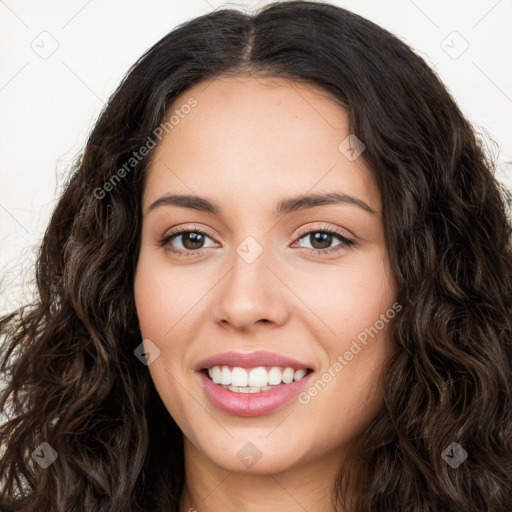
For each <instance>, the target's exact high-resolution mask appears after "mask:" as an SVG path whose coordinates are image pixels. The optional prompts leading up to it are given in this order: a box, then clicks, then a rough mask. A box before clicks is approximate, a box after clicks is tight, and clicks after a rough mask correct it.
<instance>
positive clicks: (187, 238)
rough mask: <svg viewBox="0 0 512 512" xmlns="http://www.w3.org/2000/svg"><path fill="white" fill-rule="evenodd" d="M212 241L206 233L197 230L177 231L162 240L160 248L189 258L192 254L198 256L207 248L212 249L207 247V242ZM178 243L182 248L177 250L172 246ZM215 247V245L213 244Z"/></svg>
mask: <svg viewBox="0 0 512 512" xmlns="http://www.w3.org/2000/svg"><path fill="white" fill-rule="evenodd" d="M207 238H208V239H210V240H212V239H211V237H210V236H208V234H207V233H205V232H204V231H200V230H197V229H194V230H190V229H188V230H186V229H183V230H179V231H178V230H176V231H171V233H169V234H168V235H166V236H165V237H164V238H162V240H160V243H159V245H160V247H163V248H165V250H166V251H169V252H172V253H175V254H178V255H180V256H187V255H190V254H192V253H195V254H198V253H201V252H202V251H201V249H204V248H205V247H211V245H210V246H205V245H204V243H205V240H206V239H207ZM175 241H177V242H178V243H179V244H180V245H181V247H180V248H176V247H174V246H173V245H172V243H173V242H175ZM212 242H213V240H212ZM212 245H215V244H212Z"/></svg>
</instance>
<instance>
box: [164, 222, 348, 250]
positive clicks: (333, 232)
mask: <svg viewBox="0 0 512 512" xmlns="http://www.w3.org/2000/svg"><path fill="white" fill-rule="evenodd" d="M185 233H198V234H200V235H206V236H207V237H209V238H211V239H213V236H211V235H210V234H209V233H207V232H205V231H202V230H200V229H179V228H177V229H175V230H172V231H171V232H170V233H169V234H167V235H166V236H164V237H163V238H162V239H161V240H160V241H159V247H165V250H166V251H169V252H171V253H173V254H176V255H178V256H183V257H186V256H191V255H198V254H202V252H203V251H204V250H205V249H196V250H194V251H191V250H183V249H175V248H174V247H172V246H171V245H169V242H170V241H171V240H172V239H173V238H174V237H176V236H179V235H183V234H185ZM311 233H328V234H330V235H335V236H336V237H337V238H338V239H339V240H340V241H341V244H339V245H335V246H334V247H331V248H329V249H308V248H307V247H299V249H303V250H305V251H307V253H308V254H313V255H318V254H322V255H324V254H330V253H331V252H334V251H337V250H339V248H341V247H350V246H353V245H355V242H354V240H352V239H350V238H348V237H347V236H345V235H344V234H343V233H341V232H340V231H337V230H335V229H332V228H329V227H328V226H321V227H320V228H317V229H310V230H305V231H302V232H300V233H299V234H298V238H297V240H300V239H301V238H303V237H304V236H305V235H310V234H311Z"/></svg>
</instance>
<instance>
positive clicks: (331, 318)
mask: <svg viewBox="0 0 512 512" xmlns="http://www.w3.org/2000/svg"><path fill="white" fill-rule="evenodd" d="M191 97H193V98H195V99H196V100H197V106H196V107H195V108H193V109H191V111H190V113H189V114H187V115H186V116H183V119H180V121H179V123H178V124H176V125H175V126H174V128H173V129H172V130H170V131H169V133H168V135H166V136H165V138H163V140H162V141H161V143H160V144H159V145H158V147H157V148H156V149H155V150H154V153H153V155H152V162H151V165H150V167H149V170H148V175H147V180H146V184H145V188H144V193H143V198H142V200H143V208H144V212H145V214H144V219H143V228H142V235H141V236H142V240H141V250H140V256H139V260H138V266H137V272H136V278H135V299H136V306H137V313H138V318H139V322H140V328H141V334H142V336H143V338H144V339H149V340H151V341H152V343H154V345H156V346H157V347H158V348H159V350H160V354H159V355H158V357H156V359H154V362H152V363H151V364H150V365H149V366H148V368H149V371H150V373H151V377H152V379H153V380H154V383H155V385H156V388H157V390H158V392H159V394H160V396H161V398H162V400H163V402H164V403H165V405H166V407H167V409H168V411H169V413H170V414H171V415H172V416H173V418H174V419H175V421H176V422H177V423H178V425H179V426H180V428H181V430H182V432H183V434H184V436H185V461H186V462H185V464H186V474H187V482H186V486H185V489H184V492H183V495H182V501H181V510H182V511H188V510H190V509H191V508H192V507H193V508H194V509H197V510H198V511H199V512H209V511H218V510H239V511H245V512H256V511H265V512H268V511H280V512H281V511H282V510H287V511H303V510H308V511H309V512H316V511H319V512H320V511H321V512H325V511H326V510H334V509H333V507H332V505H331V495H330V492H331V489H332V486H333V483H334V480H335V478H336V475H337V471H338V469H339V467H340V464H341V463H342V462H343V461H344V460H348V450H349V449H350V447H351V445H353V443H354V441H355V440H356V439H357V438H358V437H359V436H360V435H361V434H362V433H363V432H364V430H365V429H366V428H367V427H368V425H369V424H370V423H371V422H372V420H373V419H374V418H375V416H376V415H377V413H378V411H379V410H380V408H381V406H382V400H381V395H380V386H381V382H382V379H383V377H384V374H385V370H386V364H387V361H388V360H389V358H390V356H391V355H392V352H393V347H392V346H391V343H390V341H389V340H388V339H387V331H388V328H387V325H386V327H384V328H383V329H381V330H380V331H379V333H378V335H376V336H374V337H373V338H368V340H369V341H368V343H367V345H366V346H362V350H361V351H360V352H358V353H357V354H356V355H354V357H353V359H352V360H351V361H348V362H347V364H346V366H344V368H343V369H342V370H341V371H339V372H334V375H335V376H334V377H333V378H332V379H331V380H330V382H329V383H328V384H327V385H326V386H325V387H324V388H323V389H322V390H321V391H320V392H319V393H318V394H317V395H316V396H314V397H312V398H311V400H310V402H309V403H307V404H305V405H304V404H301V403H299V401H298V400H296V399H293V400H292V401H290V402H289V403H287V404H286V405H285V406H283V407H281V408H280V409H278V410H276V411H274V412H272V413H270V414H266V415H262V416H257V417H249V418H247V417H237V416H233V415H230V414H227V413H225V412H222V411H220V410H218V409H217V408H215V407H214V406H213V405H212V404H211V402H210V401H209V400H208V398H207V396H206V395H205V393H204V392H203V390H202V387H201V386H200V383H199V380H198V375H197V374H196V373H195V371H194V369H193V368H194V367H195V365H196V364H197V363H198V362H199V361H201V360H202V359H204V358H206V357H209V356H212V355H214V354H218V353H220V352H224V351H228V350H234V351H240V352H246V353H249V352H253V351H257V350H269V351H272V352H276V353H278V354H281V355H285V356H289V357H292V358H294V359H298V360H300V361H304V362H306V363H308V365H309V366H310V367H311V368H313V369H314V370H315V372H316V373H317V375H316V377H317V378H321V376H322V374H324V372H328V371H329V368H332V365H333V363H334V361H336V360H337V357H338V356H343V354H344V353H345V352H346V351H347V350H349V349H350V346H351V344H352V342H353V340H355V339H356V337H357V336H358V334H360V333H361V332H363V331H364V330H365V329H366V328H369V327H371V326H373V325H374V324H375V322H376V321H377V320H378V319H379V317H380V315H381V314H383V313H385V312H386V311H387V310H389V309H390V308H391V307H392V304H393V303H394V302H395V300H396V294H397V290H396V285H395V283H394V281H393V278H392V276H391V272H390V267H389V261H388V255H387V251H386V247H385V240H384V230H383V223H382V217H381V199H380V194H379V191H378V189H377V187H376V185H375V183H374V182H373V180H372V178H371V175H370V173H369V171H368V169H367V168H366V167H365V165H364V162H363V159H362V158H357V159H355V160H354V161H350V160H349V159H348V158H347V157H346V154H345V153H344V152H342V151H340V150H339V149H338V146H339V145H340V143H341V142H342V141H343V140H344V139H345V138H346V137H347V136H348V135H349V132H348V119H347V116H346V113H345V111H344V110H343V109H342V108H341V107H340V106H339V104H337V103H335V102H334V101H333V99H332V98H330V97H329V96H328V95H327V94H326V93H325V92H323V91H322V90H320V89H317V88H315V87H312V86H309V85H302V84H301V85H298V84H297V83H294V82H289V81H287V80H284V79H275V78H272V79H270V78H255V77H249V76H244V77H242V76H239V77H222V78H217V79H215V80H212V81H208V82H202V83H200V84H197V85H195V86H194V87H192V88H190V89H188V90H187V91H185V92H184V93H183V94H182V95H181V96H180V97H178V98H177V99H176V101H175V103H174V105H173V110H174V109H175V108H179V107H180V106H181V105H184V104H185V103H186V102H187V100H188V99H190V98H191ZM334 191H337V192H343V193H345V194H348V195H350V196H352V197H355V198H357V199H359V200H360V201H363V202H364V203H365V204H366V205H368V206H369V207H370V208H371V209H373V210H374V212H375V213H369V212H368V211H366V210H365V209H363V208H361V207H359V206H357V205H354V204H349V203H341V204H334V205H333V204H331V205H323V206H315V207H312V208H309V209H305V210H303V211H295V212H290V213H288V214H286V215H284V216H275V215H274V214H273V210H274V208H275V207H276V205H277V203H278V202H279V201H280V200H282V199H283V198H287V197H290V196H295V195H299V194H306V193H319V192H334ZM169 193H183V194H193V195H197V196H201V197H206V198H208V199H210V200H212V201H214V202H216V203H218V205H219V206H220V207H221V208H222V213H221V214H212V213H207V212H202V211H199V210H194V209H188V208H183V207H177V206H174V205H161V206H158V207H156V208H154V209H152V210H151V211H148V207H149V206H150V205H151V204H152V203H153V202H154V201H156V200H157V199H159V198H160V197H162V196H164V195H165V194H169ZM178 226H179V227H180V228H184V229H185V228H186V229H188V230H189V231H194V230H197V229H199V230H201V231H205V230H206V233H207V236H206V237H205V238H204V239H203V240H204V241H203V242H202V244H201V242H199V244H198V243H197V242H194V239H192V242H191V240H190V238H188V237H187V235H185V236H180V235H178V236H176V237H175V238H174V239H173V240H172V241H170V242H168V246H172V247H174V248H175V249H177V250H178V251H179V250H180V249H181V250H182V251H184V250H186V249H188V250H189V251H201V253H200V254H199V255H196V254H192V255H190V256H181V257H180V256H178V255H175V254H173V253H171V252H169V251H168V250H167V251H166V248H165V247H161V246H160V244H159V241H160V240H161V239H162V238H163V237H164V236H165V235H166V234H168V233H169V230H170V229H171V228H173V227H178ZM325 227H328V228H332V229H335V230H338V231H340V232H341V233H342V234H343V235H344V236H346V237H349V238H351V239H353V241H354V242H355V244H354V245H352V246H345V245H344V244H343V243H342V242H341V240H340V239H339V238H337V236H336V235H334V236H333V238H332V241H331V242H330V243H329V242H326V243H325V242H324V245H322V244H321V243H318V242H317V243H316V245H315V240H314V238H313V237H312V236H311V234H301V233H299V230H301V229H303V230H304V233H309V232H313V235H314V233H316V232H318V231H320V232H322V229H323V228H325ZM247 236H251V237H253V238H254V240H255V241H257V244H259V246H260V247H261V249H262V251H263V252H262V253H261V254H260V256H259V257H258V258H257V259H255V261H253V262H252V263H247V261H246V260H244V259H243V258H242V257H241V256H239V254H238V253H237V252H236V248H237V246H238V245H239V244H240V243H241V242H242V240H244V238H245V237H247ZM194 243H195V244H196V245H194ZM195 247H197V248H195ZM329 248H331V249H332V248H334V250H332V251H331V252H330V253H329V254H325V250H326V249H327V250H328V249H329ZM315 249H316V253H315V252H313V251H314V250H315ZM322 252H324V254H322ZM331 372H332V369H331ZM315 380H316V379H315ZM248 442H250V443H252V444H254V445H255V446H256V447H257V448H258V449H259V451H260V452H261V458H260V460H259V461H258V462H257V463H256V464H254V465H252V466H251V467H247V466H246V465H245V464H244V463H242V461H241V460H240V459H239V458H238V456H237V453H238V452H239V450H240V449H241V448H242V447H244V446H245V445H246V443H248ZM192 475H193V477H192ZM347 498H349V497H347ZM192 510H193V509H192Z"/></svg>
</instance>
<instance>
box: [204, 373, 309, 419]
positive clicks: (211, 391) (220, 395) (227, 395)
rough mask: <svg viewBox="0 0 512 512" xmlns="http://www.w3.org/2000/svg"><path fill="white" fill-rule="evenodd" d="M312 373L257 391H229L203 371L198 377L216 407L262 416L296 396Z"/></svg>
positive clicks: (233, 412) (241, 414)
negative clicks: (287, 382) (288, 382)
mask: <svg viewBox="0 0 512 512" xmlns="http://www.w3.org/2000/svg"><path fill="white" fill-rule="evenodd" d="M313 373H314V372H311V373H309V374H308V375H306V376H305V377H303V378H302V379H300V380H298V381H294V382H291V383H290V384H285V385H280V386H277V387H275V388H274V389H269V390H267V391H260V392H259V393H236V392H234V391H229V390H227V389H224V388H222V387H220V386H218V385H217V384H215V383H214V382H213V381H211V380H210V379H209V378H208V377H207V376H206V375H205V374H204V373H203V372H200V373H199V378H200V381H201V385H202V387H203V389H204V392H205V393H206V396H207V397H208V398H209V400H210V402H211V403H212V404H213V405H214V406H215V407H217V409H220V410H221V411H223V412H226V413H228V414H233V415H235V416H262V415H264V414H269V413H271V412H273V411H275V410H276V409H279V408H280V407H282V406H283V405H284V404H286V403H287V402H289V401H291V400H292V399H293V398H294V397H295V396H297V395H298V394H299V393H300V392H301V390H302V389H303V388H305V387H306V385H307V383H308V382H309V380H310V379H311V376H312V375H313Z"/></svg>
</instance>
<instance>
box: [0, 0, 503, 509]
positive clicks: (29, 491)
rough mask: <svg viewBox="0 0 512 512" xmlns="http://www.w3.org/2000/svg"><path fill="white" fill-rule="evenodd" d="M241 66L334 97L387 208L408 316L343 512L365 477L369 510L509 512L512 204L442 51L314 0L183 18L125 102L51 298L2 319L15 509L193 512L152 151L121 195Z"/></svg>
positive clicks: (41, 261)
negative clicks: (422, 51) (160, 327)
mask: <svg viewBox="0 0 512 512" xmlns="http://www.w3.org/2000/svg"><path fill="white" fill-rule="evenodd" d="M228 74H231V75H235V76H236V75H242V74H249V75H254V76H256V75H258V76H270V77H284V78H287V79H289V80H295V81H297V82H301V83H306V84H311V85H314V86H316V87H320V88H322V89H323V90H325V91H326V92H328V93H329V94H330V95H331V96H333V97H334V98H336V99H337V100H338V101H339V102H340V104H341V105H342V106H343V107H344V109H345V110H346V111H347V114H348V116H349V122H350V133H353V134H355V135H356V136H357V137H358V138H359V139H360V140H361V141H363V142H364V144H365V147H366V150H365V152H364V153H363V154H362V158H363V159H364V160H365V163H366V165H367V167H368V168H369V170H370V171H371V173H372V175H373V177H374V178H375V181H376V183H377V185H378V188H379V190H380V194H381V198H382V211H383V220H384V229H385V237H386V246H387V251H388V253H389V256H390V262H391V268H392V272H393V276H394V278H395V280H396V283H397V286H398V301H399V303H400V304H402V305H403V310H402V312H401V314H400V315H399V316H398V317H397V318H396V319H395V322H394V323H393V324H392V326H391V327H392V328H391V330H390V332H389V334H390V338H391V341H392V343H393V344H394V345H395V346H396V348H397V351H396V353H395V354H394V356H393V359H392V361H390V367H389V371H388V372H387V374H386V378H385V380H384V382H383V384H382V393H383V400H384V405H383V407H382V409H381V411H380V412H379V414H378V416H377V417H376V418H375V420H374V421H373V422H372V423H371V425H370V426H369V427H368V429H367V430H366V432H365V433H364V435H363V436H361V438H360V439H359V441H358V443H357V445H356V446H355V447H354V464H353V465H352V466H351V467H350V468H345V469H347V470H344V471H341V470H340V473H339V476H338V478H337V480H336V482H335V485H334V486H333V493H332V501H333V506H334V507H335V508H336V509H337V510H341V506H342V505H343V501H344V500H343V496H344V494H345V490H346V488H348V486H350V488H352V489H354V490H355V494H356V496H357V502H356V503H354V505H353V508H351V512H370V511H372V512H391V511H394V512H396V511H398V510H400V511H402V512H443V511H455V510H457V511H458V510H464V511H465V512H481V511H483V510H486V511H488V512H505V511H506V510H510V509H511V508H512V314H511V309H512V248H511V232H512V227H511V221H510V219H509V218H508V217H507V215H508V208H509V206H510V193H509V192H508V191H507V190H506V189H505V187H504V186H503V185H502V184H500V183H499V182H498V180H497V179H496V178H495V172H494V171H495V165H494V163H493V160H492V158H491V157H490V156H489V154H488V153H487V152H486V151H485V148H484V146H483V143H482V141H481V140H480V139H479V137H478V136H477V135H476V132H475V130H474V128H473V127H472V126H471V125H470V123H469V122H468V121H467V120H466V119H465V117H464V116H463V114H462V113H461V111H460V109H459V108H458V107H457V105H456V102H455V101H454V99H453V98H452V97H451V96H450V94H449V92H448V91H447V90H446V88H445V86H444V85H443V84H442V82H441V81H440V80H439V78H438V77H437V76H436V74H435V73H434V72H433V71H432V70H431V69H430V68H429V66H428V65H427V64H426V63H425V62H424V60H423V59H422V58H420V57H419V56H418V55H416V54H415V53H414V52H413V51H412V50H411V49H410V48H409V47H408V46H407V45H406V44H405V43H403V42H402V41H401V40H400V39H398V38H397V37H395V36H393V35H392V34H390V33H389V32H387V31H386V30H384V29H382V28H380V27H378V26H377V25H375V24H373V23H371V22H370V21H368V20H366V19H364V18H362V17H360V16H358V15H355V14H353V13H351V12H349V11H346V10H344V9H342V8H339V7H336V6H333V5H329V4H324V3H317V2H309V1H308V2H306V1H289V2H275V3H273V4H270V5H267V6H266V7H265V8H262V9H260V10H259V11H258V12H257V13H255V14H251V15H250V14H247V13H244V12H242V11H238V10H235V9H226V8H225V9H220V10H217V11H213V12H211V13H209V14H206V15H204V16H200V17H197V18H194V19H192V20H189V21H187V22H185V23H182V24H181V25H180V26H178V27H177V28H175V29H174V30H173V31H171V32H170V33H169V34H168V35H166V36H165V37H164V38H163V39H161V40H160V41H159V42H157V43H156V44H155V45H154V46H153V47H152V48H150V49H149V50H148V51H147V52H146V53H145V54H144V55H143V56H142V57H141V58H140V59H139V60H138V61H137V62H136V63H135V64H134V65H133V66H132V68H131V69H130V70H129V72H128V73H127V75H126V77H125V78H124V79H123V81H122V83H121V84H120V85H119V87H118V88H117V90H116V91H115V92H114V93H113V94H112V96H111V97H110V99H109V101H108V103H107V105H106V106H105V108H104V110H103V112H102V113H101V115H100V116H99V119H98V120H97V122H96V124H95V127H94V129H93V130H92V132H91V134H90V136H89V138H88V141H87V143H86V145H85V148H84V151H83V153H82V154H81V155H80V158H78V159H77V161H76V162H75V165H74V166H73V169H72V170H71V171H72V172H71V173H70V178H69V181H68V182H67V183H66V186H65V188H64V191H63V193H62V195H61V197H60V200H59V202H58V204H57V206H56V208H55V210H54V212H53V215H52V217H51V220H50V223H49V226H48V228H47V230H46V232H45V235H44V239H43V243H42V246H41V250H40V253H39V255H38V259H37V264H36V265H37V266H36V284H37V290H38V293H37V300H35V301H34V302H33V303H32V304H27V305H26V306H24V307H23V308H21V309H20V310H18V311H15V312H12V313H10V314H7V315H5V316H3V317H2V318H1V319H0V333H1V335H2V338H3V339H4V341H3V343H2V347H1V352H0V370H1V372H2V374H3V375H4V376H5V379H6V386H5V388H4V389H3V390H2V391H1V394H0V409H1V410H2V411H4V413H5V415H6V420H5V422H4V423H3V424H2V425H1V427H0V454H2V457H1V460H0V506H1V507H3V508H2V510H5V511H9V512H13V511H16V512H28V511H34V510H45V511H48V512H54V511H55V512H69V511H73V510H80V511H82V512H92V511H94V512H97V511H99V510H101V511H105V512H121V511H123V512H139V511H148V510H151V511H152V512H159V511H162V512H163V511H171V510H172V511H178V510H179V500H180V495H181V492H182V489H183V485H184V481H185V474H184V457H183V435H182V433H181V431H180V429H179V428H178V426H177V425H176V423H175V422H174V420H173V419H172V417H171V416H170V414H169V413H168V411H167V409H166V408H165V406H164V405H163V403H162V401H161V399H160V397H159V396H158V393H157V391H156V389H155V386H154V384H153V382H152V380H151V377H150V374H149V372H148V371H147V367H145V366H144V365H141V364H140V363H139V362H138V361H137V359H136V358H135V357H134V349H135V348H136V347H137V346H138V345H139V344H140V342H141V333H140V330H139V327H138V320H137V314H136V309H135V302H134V294H133V283H134V274H135V269H136V265H137V259H138V253H139V244H140V240H139V239H140V232H141V219H142V215H141V195H142V190H143V186H144V176H145V173H146V170H147V169H148V166H149V162H150V161H151V158H150V156H149V157H147V158H143V159H141V161H140V162H138V161H137V165H134V167H133V169H131V170H130V172H125V173H124V174H123V177H122V179H118V180H117V181H116V184H115V186H113V187H108V193H105V192H104V191H105V190H107V187H104V185H105V184H106V183H107V182H109V180H112V178H113V176H114V175H116V172H117V171H118V170H119V169H120V168H122V167H123V166H124V165H125V164H126V162H127V161H129V160H130V159H131V158H133V154H134V152H136V151H137V150H138V149H139V148H140V147H141V146H142V145H144V143H145V141H147V140H148V137H151V136H152V134H154V133H155V128H157V127H158V126H159V125H160V124H161V123H162V122H164V121H165V119H166V118H167V116H168V115H169V108H170V106H171V105H172V102H173V100H174V99H175V98H176V97H177V96H178V95H179V94H181V93H182V92H183V91H185V90H186V89H188V88H190V87H191V86H192V85H194V84H197V83H199V82H201V81H203V80H207V79H211V78H215V77H219V76H222V75H228ZM117 176H119V173H118V175H117ZM98 190H102V191H103V192H102V193H101V194H99V193H98ZM42 442H47V443H49V444H50V445H51V447H53V448H54V449H55V451H56V452H57V453H58V459H57V460H56V461H55V462H54V463H53V464H52V465H51V466H50V467H48V468H47V469H42V468H40V467H39V466H38V465H36V464H35V463H34V460H33V459H32V457H31V454H32V453H33V452H34V450H35V449H36V448H37V447H38V446H39V445H40V444H41V443H42ZM453 442H457V443H459V444H460V446H461V447H463V448H464V449H465V450H466V451H467V454H468V458H467V460H466V461H465V462H464V463H463V464H461V465H460V466H459V467H458V468H457V469H454V468H452V467H450V465H448V464H447V463H446V462H445V461H444V460H443V457H442V453H443V450H445V449H446V448H447V447H449V446H450V445H451V443H453Z"/></svg>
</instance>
